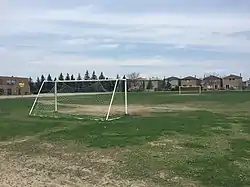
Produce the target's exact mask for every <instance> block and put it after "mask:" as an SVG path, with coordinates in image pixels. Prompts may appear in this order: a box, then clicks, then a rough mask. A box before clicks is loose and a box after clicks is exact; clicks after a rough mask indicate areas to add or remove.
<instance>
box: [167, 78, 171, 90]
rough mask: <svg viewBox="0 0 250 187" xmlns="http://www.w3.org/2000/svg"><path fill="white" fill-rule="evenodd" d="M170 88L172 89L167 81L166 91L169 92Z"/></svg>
mask: <svg viewBox="0 0 250 187" xmlns="http://www.w3.org/2000/svg"><path fill="white" fill-rule="evenodd" d="M171 88H172V85H171V83H170V82H169V80H167V84H166V90H171Z"/></svg>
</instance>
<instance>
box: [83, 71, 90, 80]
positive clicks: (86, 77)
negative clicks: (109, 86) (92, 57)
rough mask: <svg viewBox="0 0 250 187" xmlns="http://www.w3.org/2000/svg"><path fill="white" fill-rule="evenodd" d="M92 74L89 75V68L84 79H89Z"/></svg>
mask: <svg viewBox="0 0 250 187" xmlns="http://www.w3.org/2000/svg"><path fill="white" fill-rule="evenodd" d="M89 79H90V76H89V71H88V70H87V71H86V73H85V75H84V80H89Z"/></svg>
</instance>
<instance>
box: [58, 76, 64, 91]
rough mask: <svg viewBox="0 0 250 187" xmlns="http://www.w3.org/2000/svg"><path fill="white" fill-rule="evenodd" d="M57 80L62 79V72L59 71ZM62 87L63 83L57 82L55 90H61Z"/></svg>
mask: <svg viewBox="0 0 250 187" xmlns="http://www.w3.org/2000/svg"><path fill="white" fill-rule="evenodd" d="M58 80H59V81H64V76H63V73H60V75H59V77H58ZM62 87H63V83H60V82H58V83H57V91H59V90H61V89H62Z"/></svg>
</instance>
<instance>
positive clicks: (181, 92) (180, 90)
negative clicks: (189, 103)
mask: <svg viewBox="0 0 250 187" xmlns="http://www.w3.org/2000/svg"><path fill="white" fill-rule="evenodd" d="M181 88H198V90H197V91H198V93H197V94H195V95H201V93H202V86H192V87H188V86H179V95H181V94H185V91H182V89H181ZM183 92H184V93H183ZM186 92H187V93H186V94H188V92H191V91H186Z"/></svg>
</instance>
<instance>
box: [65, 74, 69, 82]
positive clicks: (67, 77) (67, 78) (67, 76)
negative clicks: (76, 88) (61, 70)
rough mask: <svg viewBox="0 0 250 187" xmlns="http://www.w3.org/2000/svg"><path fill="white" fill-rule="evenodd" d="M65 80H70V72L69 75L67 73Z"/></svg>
mask: <svg viewBox="0 0 250 187" xmlns="http://www.w3.org/2000/svg"><path fill="white" fill-rule="evenodd" d="M65 80H66V81H69V80H70V76H69V74H68V73H67V75H66V78H65Z"/></svg>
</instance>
